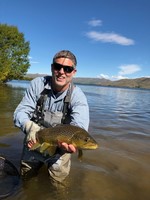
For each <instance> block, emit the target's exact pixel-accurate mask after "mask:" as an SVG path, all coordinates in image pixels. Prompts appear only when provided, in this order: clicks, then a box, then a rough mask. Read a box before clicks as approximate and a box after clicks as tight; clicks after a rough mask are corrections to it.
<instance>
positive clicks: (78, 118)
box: [70, 87, 89, 130]
mask: <svg viewBox="0 0 150 200" xmlns="http://www.w3.org/2000/svg"><path fill="white" fill-rule="evenodd" d="M70 124H73V125H77V126H79V127H81V128H84V129H85V130H88V128H89V106H88V102H87V98H86V96H85V94H84V93H83V92H82V90H81V89H80V88H79V87H75V88H74V90H73V94H72V99H71V123H70Z"/></svg>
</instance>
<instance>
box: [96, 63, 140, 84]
mask: <svg viewBox="0 0 150 200" xmlns="http://www.w3.org/2000/svg"><path fill="white" fill-rule="evenodd" d="M119 69H120V71H119V72H118V74H117V75H112V76H109V75H107V74H100V75H99V76H98V78H105V79H108V80H112V81H115V80H120V79H128V78H129V77H127V76H126V75H130V74H134V73H136V72H138V71H140V70H141V67H140V66H139V65H136V64H130V65H121V66H119Z"/></svg>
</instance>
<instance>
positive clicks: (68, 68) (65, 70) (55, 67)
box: [52, 63, 75, 73]
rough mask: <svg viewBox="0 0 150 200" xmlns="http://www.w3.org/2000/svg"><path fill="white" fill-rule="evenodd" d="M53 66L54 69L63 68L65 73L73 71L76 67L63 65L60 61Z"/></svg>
mask: <svg viewBox="0 0 150 200" xmlns="http://www.w3.org/2000/svg"><path fill="white" fill-rule="evenodd" d="M52 66H53V67H54V70H58V71H60V70H61V68H63V70H64V72H65V73H71V72H72V71H73V70H74V69H75V68H74V67H71V66H67V65H61V64H58V63H53V64H52Z"/></svg>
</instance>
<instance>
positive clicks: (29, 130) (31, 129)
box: [25, 121, 41, 148]
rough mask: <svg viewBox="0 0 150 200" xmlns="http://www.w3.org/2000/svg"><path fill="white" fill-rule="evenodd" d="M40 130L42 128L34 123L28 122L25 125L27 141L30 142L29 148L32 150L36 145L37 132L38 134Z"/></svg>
mask: <svg viewBox="0 0 150 200" xmlns="http://www.w3.org/2000/svg"><path fill="white" fill-rule="evenodd" d="M40 129H41V128H40V126H38V125H37V124H36V123H34V122H33V121H28V122H27V123H26V124H25V132H26V134H27V139H26V141H27V142H28V147H29V148H31V147H32V145H33V144H35V143H36V132H38V131H39V130H40Z"/></svg>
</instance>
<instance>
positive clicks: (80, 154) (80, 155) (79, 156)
mask: <svg viewBox="0 0 150 200" xmlns="http://www.w3.org/2000/svg"><path fill="white" fill-rule="evenodd" d="M82 156H83V152H82V150H81V149H78V159H79V160H80V161H82Z"/></svg>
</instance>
